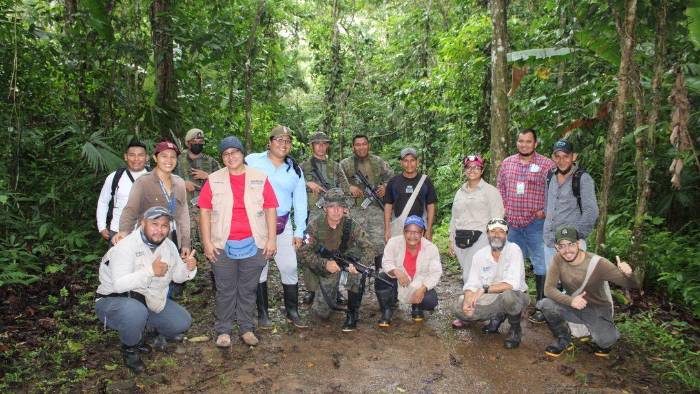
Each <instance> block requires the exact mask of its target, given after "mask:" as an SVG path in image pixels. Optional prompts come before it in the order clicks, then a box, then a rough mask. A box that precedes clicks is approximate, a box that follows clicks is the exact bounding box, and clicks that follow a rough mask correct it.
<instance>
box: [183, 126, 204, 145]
mask: <svg viewBox="0 0 700 394" xmlns="http://www.w3.org/2000/svg"><path fill="white" fill-rule="evenodd" d="M195 138H204V132H203V131H202V130H200V129H190V130H189V131H188V132H187V134H185V142H187V141H190V140H193V139H195Z"/></svg>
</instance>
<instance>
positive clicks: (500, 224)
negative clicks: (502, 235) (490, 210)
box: [486, 218, 508, 232]
mask: <svg viewBox="0 0 700 394" xmlns="http://www.w3.org/2000/svg"><path fill="white" fill-rule="evenodd" d="M497 228H500V229H501V230H503V231H506V232H507V231H508V222H507V221H506V220H505V219H503V218H493V219H491V220H489V222H488V224H486V231H491V230H495V229H497Z"/></svg>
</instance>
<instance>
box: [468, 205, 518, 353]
mask: <svg viewBox="0 0 700 394" xmlns="http://www.w3.org/2000/svg"><path fill="white" fill-rule="evenodd" d="M486 233H487V236H488V240H489V246H487V247H484V248H482V249H479V251H477V252H476V254H474V260H473V261H472V266H471V270H470V271H469V279H468V281H467V283H465V284H464V295H463V296H460V297H459V301H458V302H457V304H456V305H455V313H456V315H457V318H458V319H460V320H463V321H475V320H488V319H490V320H491V321H490V322H489V323H488V324H487V325H485V326H484V327H482V329H481V331H482V332H483V333H485V334H495V333H497V332H498V328H499V327H500V326H501V323H503V321H504V320H505V319H506V316H507V317H508V323H510V331H509V332H508V336H507V337H506V340H505V341H504V343H503V345H504V346H505V347H506V348H507V349H515V348H517V347H518V346H519V345H520V339H521V337H522V329H521V327H520V316H521V314H522V312H523V311H524V310H525V308H527V306H528V305H529V304H530V297H529V296H528V294H527V284H526V283H525V265H524V262H523V253H522V251H521V250H520V247H519V246H518V245H517V244H515V243H513V242H508V241H507V237H508V223H507V222H506V221H505V220H503V219H501V218H494V219H491V220H489V222H488V224H487V225H486Z"/></svg>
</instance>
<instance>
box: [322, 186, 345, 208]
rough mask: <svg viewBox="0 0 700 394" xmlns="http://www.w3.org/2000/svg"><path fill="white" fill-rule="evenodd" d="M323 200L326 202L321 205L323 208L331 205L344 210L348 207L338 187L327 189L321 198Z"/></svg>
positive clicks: (343, 194)
mask: <svg viewBox="0 0 700 394" xmlns="http://www.w3.org/2000/svg"><path fill="white" fill-rule="evenodd" d="M323 199H324V200H325V201H326V202H325V203H324V205H323V206H324V207H327V206H329V205H332V204H337V205H340V206H342V207H345V208H347V207H348V199H347V198H346V197H345V193H343V190H342V189H340V188H338V187H334V188H332V189H328V191H327V192H326V194H325V195H324V196H323Z"/></svg>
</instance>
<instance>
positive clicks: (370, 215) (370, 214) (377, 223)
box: [350, 205, 384, 256]
mask: <svg viewBox="0 0 700 394" xmlns="http://www.w3.org/2000/svg"><path fill="white" fill-rule="evenodd" d="M350 217H351V218H352V219H353V220H354V221H355V222H357V224H359V225H360V226H362V228H363V229H364V230H365V232H366V233H367V235H368V236H369V241H370V242H371V243H372V245H373V246H374V255H375V256H381V255H382V254H383V253H384V212H383V211H382V210H380V209H379V208H378V207H377V206H376V205H370V206H369V207H368V208H367V209H363V208H362V207H361V206H357V207H353V208H352V209H350Z"/></svg>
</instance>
